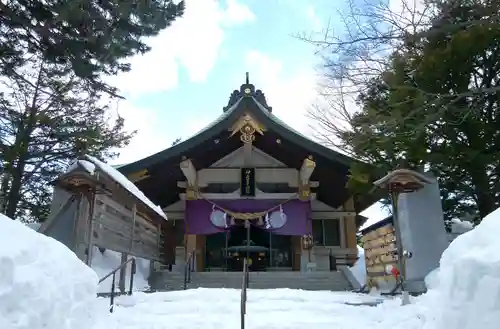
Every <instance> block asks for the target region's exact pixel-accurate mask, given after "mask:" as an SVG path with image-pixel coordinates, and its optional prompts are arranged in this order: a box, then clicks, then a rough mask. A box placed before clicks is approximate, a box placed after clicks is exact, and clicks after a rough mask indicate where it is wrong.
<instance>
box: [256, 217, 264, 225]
mask: <svg viewBox="0 0 500 329" xmlns="http://www.w3.org/2000/svg"><path fill="white" fill-rule="evenodd" d="M257 224H258V225H259V226H263V225H264V220H263V219H262V217H259V219H258V222H257Z"/></svg>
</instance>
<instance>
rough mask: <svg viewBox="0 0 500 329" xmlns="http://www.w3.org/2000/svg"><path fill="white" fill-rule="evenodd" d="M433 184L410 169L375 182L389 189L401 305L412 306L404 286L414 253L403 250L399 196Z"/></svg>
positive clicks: (399, 171)
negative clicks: (408, 261)
mask: <svg viewBox="0 0 500 329" xmlns="http://www.w3.org/2000/svg"><path fill="white" fill-rule="evenodd" d="M432 182H433V181H432V180H431V179H430V178H428V177H426V176H425V175H423V174H421V173H419V172H416V171H413V170H409V169H396V170H394V171H391V172H390V173H388V174H387V175H385V176H384V177H382V178H381V179H379V180H377V181H375V182H373V184H374V185H375V186H377V187H380V188H385V189H387V191H388V192H389V196H390V199H391V204H392V216H393V222H394V234H395V236H396V250H397V256H398V267H399V269H400V272H401V274H400V278H401V293H402V297H401V305H407V304H410V295H409V294H408V291H407V290H406V289H405V286H404V284H405V281H406V261H407V260H408V259H409V258H411V256H412V253H411V251H410V250H405V249H404V248H403V242H402V240H401V229H400V225H399V224H400V223H399V216H398V199H399V195H401V194H403V193H412V192H415V191H418V190H420V189H422V188H423V187H424V186H425V185H427V184H431V183H432Z"/></svg>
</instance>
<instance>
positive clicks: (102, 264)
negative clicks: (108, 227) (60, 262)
mask: <svg viewBox="0 0 500 329" xmlns="http://www.w3.org/2000/svg"><path fill="white" fill-rule="evenodd" d="M120 264H121V254H120V253H119V252H116V251H112V250H108V249H107V250H105V251H104V253H101V251H100V250H99V248H97V247H94V250H93V251H92V263H91V267H92V269H93V270H94V271H95V272H96V274H97V276H98V277H99V279H100V278H103V277H105V276H106V275H108V274H109V273H110V272H111V271H113V270H114V269H116V268H117V267H118V266H120ZM136 264H137V272H136V273H135V275H134V287H133V289H134V290H136V291H137V290H146V289H148V288H149V284H148V276H149V261H148V260H146V259H142V258H137V263H136ZM131 266H132V265H131V264H129V265H128V266H127V271H126V273H127V276H126V281H125V288H126V289H127V290H128V289H129V285H130V267H131ZM119 273H120V272H117V273H116V276H115V288H116V291H118V280H119ZM112 280H113V276H110V277H109V278H107V279H106V280H104V281H103V282H101V283H100V284H99V286H98V288H97V291H98V292H110V291H111V283H112Z"/></svg>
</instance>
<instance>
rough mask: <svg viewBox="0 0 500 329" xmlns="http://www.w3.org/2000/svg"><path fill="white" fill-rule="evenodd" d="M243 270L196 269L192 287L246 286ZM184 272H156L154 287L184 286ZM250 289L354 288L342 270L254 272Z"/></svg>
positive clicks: (161, 288)
mask: <svg viewBox="0 0 500 329" xmlns="http://www.w3.org/2000/svg"><path fill="white" fill-rule="evenodd" d="M242 276H243V275H242V273H241V272H193V273H191V283H188V289H193V288H233V289H240V288H241V285H242ZM183 283H184V274H183V273H176V272H162V273H158V272H157V273H155V275H154V276H153V277H152V280H151V286H152V288H153V289H155V290H158V291H172V290H181V289H183ZM249 288H250V289H276V288H290V289H303V290H331V291H345V290H352V287H351V286H350V284H349V281H348V280H347V279H346V278H345V276H344V275H343V274H342V273H341V272H320V271H318V272H308V273H301V272H292V271H290V272H288V271H287V272H284V271H276V272H274V271H273V272H250V280H249Z"/></svg>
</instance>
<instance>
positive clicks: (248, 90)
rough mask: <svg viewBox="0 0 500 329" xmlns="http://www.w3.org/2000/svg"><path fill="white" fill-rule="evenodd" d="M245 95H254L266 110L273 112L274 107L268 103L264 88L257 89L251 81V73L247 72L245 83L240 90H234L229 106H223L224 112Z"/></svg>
mask: <svg viewBox="0 0 500 329" xmlns="http://www.w3.org/2000/svg"><path fill="white" fill-rule="evenodd" d="M243 97H253V98H254V99H255V100H256V101H257V102H259V103H260V105H262V106H263V107H264V108H265V109H266V110H268V111H269V112H272V108H271V107H270V106H268V105H267V101H266V97H265V95H264V93H263V92H262V90H260V89H257V90H256V89H255V86H254V85H253V84H251V83H250V74H249V73H248V72H245V83H244V84H242V85H241V86H240V90H234V91H233V92H232V93H231V96H230V97H229V102H228V103H227V106H225V107H224V108H223V111H224V112H227V111H228V110H229V109H230V108H232V107H233V106H234V105H235V104H236V103H237V102H238V101H239V100H240V99H241V98H243Z"/></svg>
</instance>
